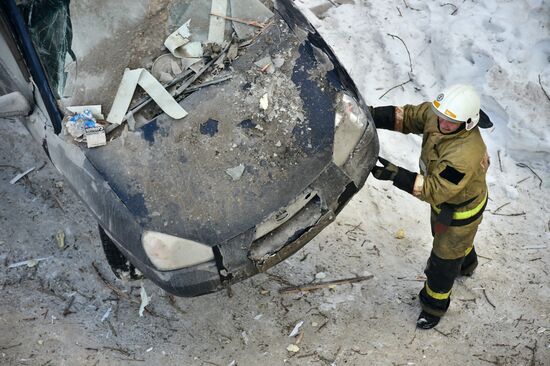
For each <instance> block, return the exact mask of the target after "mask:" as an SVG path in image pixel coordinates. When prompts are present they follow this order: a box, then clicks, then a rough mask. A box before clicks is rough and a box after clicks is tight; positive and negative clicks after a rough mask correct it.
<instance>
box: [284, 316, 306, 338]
mask: <svg viewBox="0 0 550 366" xmlns="http://www.w3.org/2000/svg"><path fill="white" fill-rule="evenodd" d="M302 325H304V321H303V320H302V321H299V322H298V323H296V325H295V326H294V329H292V332H290V334H289V335H288V336H289V337H296V336H297V335H298V333H299V332H300V328H301V327H302Z"/></svg>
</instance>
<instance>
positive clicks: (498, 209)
mask: <svg viewBox="0 0 550 366" xmlns="http://www.w3.org/2000/svg"><path fill="white" fill-rule="evenodd" d="M510 203H511V202H506V203H505V204H503V205H502V206H500V207H499V208H497V209H496V210H494V211H493V212H492V213H496V212H498V211H500V209H501V208H503V207H506V206H508V205H509V204H510Z"/></svg>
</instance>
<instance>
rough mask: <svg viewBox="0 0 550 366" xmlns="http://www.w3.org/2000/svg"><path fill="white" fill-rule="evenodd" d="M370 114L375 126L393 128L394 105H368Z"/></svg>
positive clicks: (385, 128) (384, 128)
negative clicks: (374, 106)
mask: <svg viewBox="0 0 550 366" xmlns="http://www.w3.org/2000/svg"><path fill="white" fill-rule="evenodd" d="M369 111H370V114H371V115H372V119H373V120H374V125H375V126H376V128H380V129H383V130H391V131H393V130H395V107H394V106H392V105H389V106H385V107H376V108H373V107H369Z"/></svg>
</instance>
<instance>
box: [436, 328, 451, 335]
mask: <svg viewBox="0 0 550 366" xmlns="http://www.w3.org/2000/svg"><path fill="white" fill-rule="evenodd" d="M434 330H435V331H436V332H437V333H439V334H441V335H442V336H445V337H449V335H450V334H447V333H443V332H442V331H440V330H439V329H437V328H434Z"/></svg>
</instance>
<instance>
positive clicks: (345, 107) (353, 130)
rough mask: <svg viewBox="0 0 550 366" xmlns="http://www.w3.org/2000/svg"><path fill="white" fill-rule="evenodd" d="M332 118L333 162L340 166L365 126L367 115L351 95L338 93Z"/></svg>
mask: <svg viewBox="0 0 550 366" xmlns="http://www.w3.org/2000/svg"><path fill="white" fill-rule="evenodd" d="M337 98H338V99H337V104H336V117H335V118H334V146H333V152H332V160H333V162H334V163H335V164H336V165H337V166H339V167H342V166H343V165H344V164H345V163H346V161H348V159H349V157H350V155H351V153H352V152H353V149H355V146H356V145H357V143H358V142H359V140H360V139H361V136H362V135H363V132H364V131H365V129H366V127H367V123H368V122H367V116H366V115H365V112H364V111H363V109H362V108H361V107H360V106H359V104H358V103H357V102H356V101H355V99H354V98H353V97H351V96H350V95H348V94H346V93H340V94H339V95H338V97H337Z"/></svg>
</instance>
